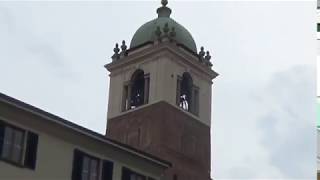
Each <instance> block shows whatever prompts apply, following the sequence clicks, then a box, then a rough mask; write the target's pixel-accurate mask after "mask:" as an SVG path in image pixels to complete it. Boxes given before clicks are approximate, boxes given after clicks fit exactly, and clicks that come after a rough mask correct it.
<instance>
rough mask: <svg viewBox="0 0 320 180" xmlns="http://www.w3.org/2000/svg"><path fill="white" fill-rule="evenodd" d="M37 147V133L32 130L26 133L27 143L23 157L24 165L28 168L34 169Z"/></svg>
mask: <svg viewBox="0 0 320 180" xmlns="http://www.w3.org/2000/svg"><path fill="white" fill-rule="evenodd" d="M37 149H38V135H37V134H35V133H32V132H28V133H27V145H26V153H25V159H24V166H25V167H27V168H30V169H33V170H34V169H36V161H37Z"/></svg>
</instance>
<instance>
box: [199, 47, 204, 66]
mask: <svg viewBox="0 0 320 180" xmlns="http://www.w3.org/2000/svg"><path fill="white" fill-rule="evenodd" d="M205 54H206V53H205V52H204V48H203V46H201V48H200V52H199V60H200V62H203V60H204V55H205Z"/></svg>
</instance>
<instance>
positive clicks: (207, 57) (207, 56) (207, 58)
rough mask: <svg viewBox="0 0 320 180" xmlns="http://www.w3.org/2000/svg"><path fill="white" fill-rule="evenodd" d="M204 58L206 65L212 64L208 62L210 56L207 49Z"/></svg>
mask: <svg viewBox="0 0 320 180" xmlns="http://www.w3.org/2000/svg"><path fill="white" fill-rule="evenodd" d="M204 59H205V60H206V65H207V66H209V67H211V66H212V63H211V62H210V59H211V56H210V53H209V51H207V54H206V56H205V57H204Z"/></svg>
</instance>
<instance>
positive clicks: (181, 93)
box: [176, 72, 199, 115]
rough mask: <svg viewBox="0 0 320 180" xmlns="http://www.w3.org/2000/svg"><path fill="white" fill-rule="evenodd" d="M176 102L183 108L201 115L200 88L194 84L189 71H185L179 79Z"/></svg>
mask: <svg viewBox="0 0 320 180" xmlns="http://www.w3.org/2000/svg"><path fill="white" fill-rule="evenodd" d="M176 97H177V99H176V103H177V106H179V107H180V108H181V109H183V110H185V111H188V112H191V113H192V114H194V115H199V88H198V87H196V86H195V85H194V84H193V80H192V77H191V75H190V74H189V73H187V72H185V73H183V75H182V77H181V76H178V79H177V95H176Z"/></svg>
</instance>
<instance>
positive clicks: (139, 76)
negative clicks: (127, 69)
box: [122, 69, 150, 111]
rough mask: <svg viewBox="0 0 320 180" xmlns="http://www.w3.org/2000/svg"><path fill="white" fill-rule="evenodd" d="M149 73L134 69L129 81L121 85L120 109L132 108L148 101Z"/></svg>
mask: <svg viewBox="0 0 320 180" xmlns="http://www.w3.org/2000/svg"><path fill="white" fill-rule="evenodd" d="M149 84H150V76H149V74H144V71H143V70H141V69H138V70H136V71H135V72H134V73H133V75H132V77H131V80H130V81H129V82H126V83H125V85H124V87H123V94H122V97H123V98H122V111H126V110H129V109H134V108H136V107H138V106H141V105H144V104H147V103H148V101H149Z"/></svg>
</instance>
